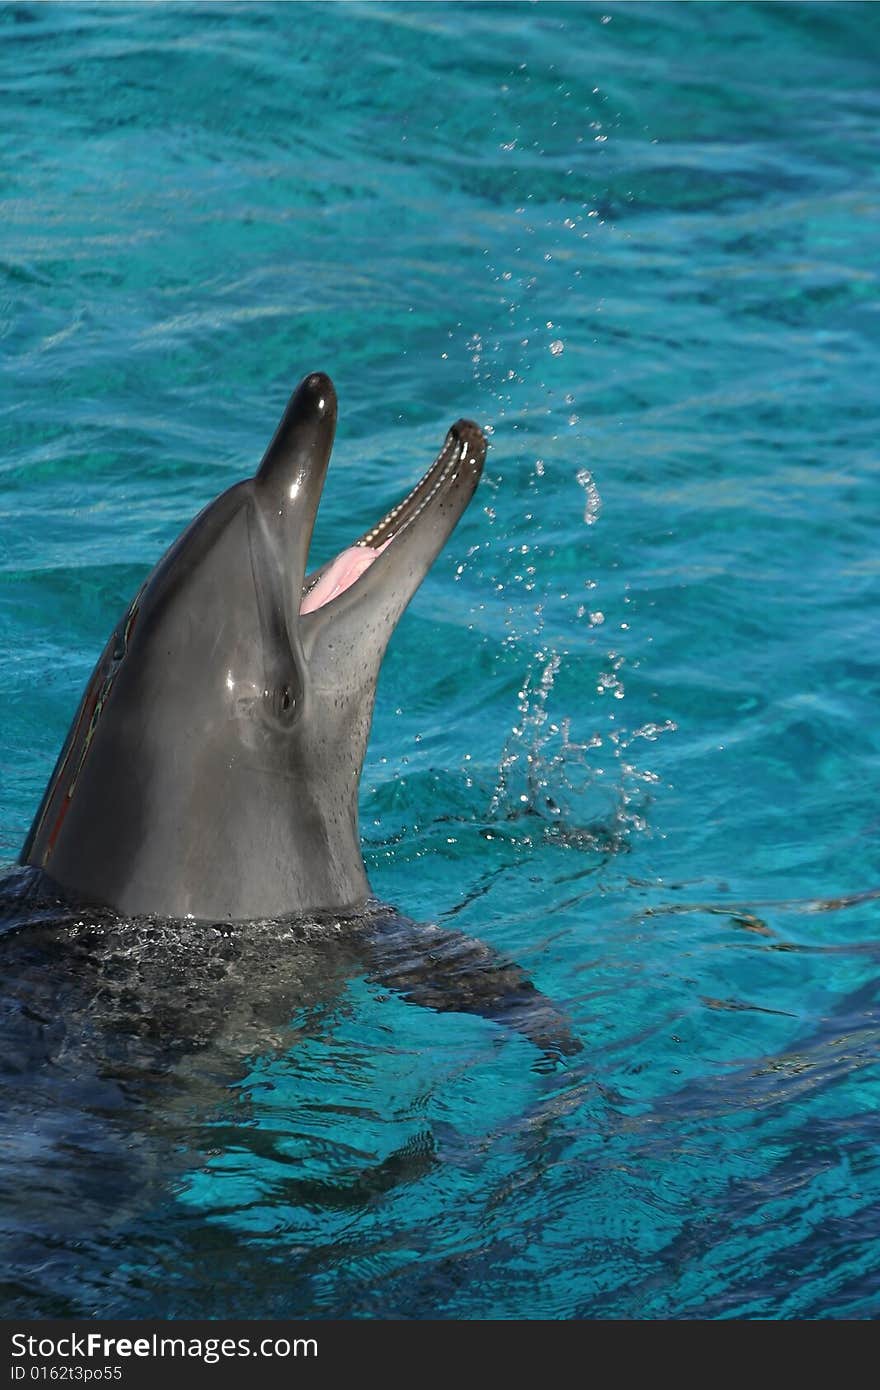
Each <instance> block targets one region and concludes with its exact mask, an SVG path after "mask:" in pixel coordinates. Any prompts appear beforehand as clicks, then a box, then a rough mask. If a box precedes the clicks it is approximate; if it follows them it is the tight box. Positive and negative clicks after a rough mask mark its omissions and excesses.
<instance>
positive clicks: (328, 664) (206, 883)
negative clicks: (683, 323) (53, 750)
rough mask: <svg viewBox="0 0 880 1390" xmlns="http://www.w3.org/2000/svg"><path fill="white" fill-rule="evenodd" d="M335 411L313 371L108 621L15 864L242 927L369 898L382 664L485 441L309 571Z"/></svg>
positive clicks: (467, 443)
mask: <svg viewBox="0 0 880 1390" xmlns="http://www.w3.org/2000/svg"><path fill="white" fill-rule="evenodd" d="M336 409H337V408H336V393H335V391H334V388H333V384H332V382H331V381H330V379H329V377H327V376H325V375H323V374H321V373H315V374H313V375H311V376H308V377H306V378H305V379H304V380H303V381H302V382H301V383H300V385H299V386H298V387H297V389H296V391H295V392H294V394H293V396H292V397H291V399H290V402H289V403H288V406H287V409H286V410H285V412H284V415H283V416H282V419H281V422H280V424H279V426H278V428H277V430H276V432H275V435H274V437H273V439H272V441H271V443H270V444H269V447H268V449H267V450H266V453H265V455H264V457H263V460H262V462H261V463H260V466H259V468H258V469H257V471H256V474H255V475H254V477H252V478H248V479H246V480H245V481H243V482H240V483H237V484H236V485H235V486H233V487H232V488H230V489H229V490H228V491H227V492H225V493H223V494H222V495H221V496H220V497H218V498H216V499H215V501H214V502H212V503H211V504H210V505H209V506H208V507H206V508H205V510H204V511H202V512H201V513H200V514H199V516H197V517H196V519H195V520H194V521H193V522H192V523H191V525H190V526H189V527H188V528H187V529H186V530H185V531H184V533H183V534H182V535H181V536H180V538H179V539H178V540H177V541H176V542H175V544H174V545H173V546H172V547H171V548H170V550H169V551H168V552H167V553H166V554H165V556H164V557H163V558H162V559H161V560H160V562H159V564H158V565H157V567H156V569H155V570H154V571H153V573H152V574H151V575H150V576H149V578H148V579H147V581H146V582H145V584H144V585H143V587H142V588H141V590H140V592H139V593H138V595H137V596H136V598H135V599H134V601H133V603H132V604H131V606H130V607H129V609H128V611H127V612H126V614H125V615H124V616H123V618H122V620H121V621H120V622H119V624H118V625H117V627H116V629H115V631H114V633H113V634H112V636H111V638H110V641H109V642H108V644H107V647H106V649H105V651H104V653H103V655H102V656H101V658H100V660H99V662H98V665H97V666H96V668H95V671H94V673H93V675H92V678H91V680H90V682H89V685H88V687H87V689H86V692H85V695H84V697H83V700H82V702H81V704H80V707H79V710H78V712H77V715H76V717H75V718H74V722H73V725H72V726H71V730H70V733H69V734H68V738H67V741H66V743H65V745H64V748H63V749H62V752H61V755H60V757H59V759H58V764H57V766H56V768H55V772H54V774H53V777H52V779H51V781H50V783H49V786H48V787H47V790H46V793H45V796H44V798H43V802H42V804H41V806H40V810H39V811H38V813H37V817H36V819H35V821H34V825H33V827H32V829H31V832H30V835H29V836H28V839H27V841H26V843H25V846H24V849H23V851H22V856H21V857H22V861H23V862H26V863H30V864H33V865H36V866H38V867H40V868H42V869H44V870H45V871H46V873H48V874H49V875H50V877H51V878H53V879H54V880H55V881H56V882H58V883H59V884H60V885H61V886H62V887H63V888H64V889H65V890H67V891H68V892H70V893H72V894H74V895H75V896H77V897H80V898H84V899H88V900H89V901H92V902H96V903H103V904H107V905H109V906H111V907H113V908H115V909H116V910H118V911H120V912H123V913H128V914H155V915H159V916H167V917H183V916H187V915H192V916H194V917H197V918H203V919H204V918H208V919H210V918H213V919H235V920H246V919H254V918H261V917H275V916H280V915H282V914H288V913H295V912H304V911H309V910H313V909H322V908H327V909H343V908H353V907H356V906H357V905H358V903H360V902H362V901H363V899H364V898H365V897H366V896H367V894H368V892H369V886H368V884H367V880H366V875H365V872H364V866H363V860H362V858H361V851H360V837H359V833H358V810H357V800H358V786H359V781H360V774H361V767H362V764H363V758H364V753H365V751H366V745H367V740H368V737H369V731H370V724H371V720H372V711H373V702H374V698H375V689H376V680H377V677H378V673H379V667H380V665H381V661H382V657H383V654H384V652H385V648H386V646H387V643H388V640H389V638H390V636H391V634H392V632H393V631H394V628H395V626H396V624H397V622H398V620H399V618H400V616H401V614H402V613H403V611H404V609H405V608H406V606H407V604H408V603H409V601H410V599H411V598H412V596H413V594H414V593H415V591H416V589H417V588H418V586H419V584H420V583H421V581H422V579H423V578H424V577H425V575H426V574H427V572H428V570H429V569H430V567H431V564H432V563H433V561H434V559H435V558H436V556H437V554H438V552H439V551H440V549H441V547H442V546H443V544H444V543H445V541H446V540H447V538H448V536H449V535H450V533H451V531H452V529H453V527H454V526H455V524H456V522H457V521H458V519H459V517H460V516H461V514H462V512H463V511H464V509H465V507H466V506H467V504H468V502H469V501H470V498H471V496H472V495H473V492H474V489H475V487H476V485H477V482H478V480H479V477H480V473H481V471H482V466H483V461H484V458H485V453H486V443H485V439H484V437H483V435H482V433H481V431H480V430H479V429H478V428H477V426H476V425H473V424H471V423H470V422H468V421H460V422H459V423H458V424H456V425H453V427H452V429H451V430H450V431H449V433H448V435H447V437H446V440H445V443H444V444H443V447H442V449H441V451H440V453H439V454H438V456H437V458H436V460H435V461H434V463H433V464H432V465H431V467H430V468H429V469H428V471H427V472H426V473H425V475H424V476H423V477H422V479H421V480H420V481H419V482H418V483H417V484H416V486H415V487H414V488H413V489H412V491H411V492H410V493H409V494H408V495H407V496H406V497H404V498H403V499H402V500H401V501H400V502H398V503H397V504H396V505H395V506H393V507H392V508H391V509H390V510H389V511H388V512H386V513H385V514H384V515H383V516H381V517H379V518H377V519H375V520H374V521H373V522H372V523H371V524H369V525H368V526H367V527H366V529H365V530H364V531H363V532H362V533H361V534H360V535H359V536H358V537H356V538H353V540H352V543H351V544H350V545H349V546H347V547H346V548H345V549H344V550H343V551H342V552H341V553H340V554H339V555H338V556H336V557H335V559H333V560H331V561H329V562H328V563H327V564H325V565H322V566H321V567H320V568H318V569H316V570H314V571H313V572H312V573H308V556H309V547H310V543H311V539H312V532H313V529H314V525H315V517H316V514H317V511H318V505H319V502H320V499H321V493H322V490H323V486H324V480H325V477H326V473H327V467H328V464H329V461H330V453H331V449H332V446H333V437H334V433H335V427H336Z"/></svg>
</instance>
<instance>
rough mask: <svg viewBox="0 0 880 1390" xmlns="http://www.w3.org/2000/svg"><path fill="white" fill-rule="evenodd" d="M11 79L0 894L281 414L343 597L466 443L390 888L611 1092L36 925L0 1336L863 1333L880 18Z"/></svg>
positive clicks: (327, 995) (604, 10) (7, 85)
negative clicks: (728, 1327)
mask: <svg viewBox="0 0 880 1390" xmlns="http://www.w3.org/2000/svg"><path fill="white" fill-rule="evenodd" d="M0 36H2V41H0V101H2V113H3V127H4V131H5V134H6V139H5V142H4V158H3V162H2V187H0V199H2V208H0V213H2V217H0V228H2V230H0V336H2V364H0V366H2V378H0V432H2V449H0V468H2V482H3V487H2V498H0V702H2V704H0V710H2V722H3V730H4V733H3V740H2V754H0V777H2V789H0V790H2V795H0V856H2V859H3V861H4V862H5V863H7V864H9V863H11V862H12V861H13V860H14V859H15V857H16V855H17V853H18V850H19V848H20V845H21V842H22V840H23V838H24V835H25V832H26V830H27V828H28V825H29V823H30V820H31V817H32V815H33V813H34V810H35V808H36V805H37V803H38V801H39V797H40V795H41V793H42V790H43V787H44V785H45V782H46V779H47V777H48V776H49V774H50V772H51V769H52V766H53V762H54V759H55V756H56V754H57V751H58V747H59V745H60V743H61V741H62V739H63V737H64V734H65V732H66V729H67V726H68V723H69V721H70V718H71V716H72V714H73V712H74V709H75V707H76V704H77V702H78V699H79V695H80V692H81V690H82V687H83V685H84V683H85V681H86V679H87V677H88V674H89V672H90V670H91V668H92V665H93V663H94V660H95V658H96V656H97V654H98V652H99V650H100V648H101V646H102V645H103V642H104V640H105V639H106V636H107V633H108V632H109V631H110V629H111V628H112V626H113V625H114V623H115V621H116V619H117V617H118V615H119V613H120V611H121V610H122V609H123V608H124V606H125V605H126V604H127V603H128V601H129V599H130V598H131V596H132V594H133V593H134V591H135V589H136V588H137V586H138V584H139V583H140V581H141V579H142V578H143V576H144V574H145V573H146V572H147V570H148V569H149V568H150V567H151V565H152V564H153V563H154V562H155V560H156V559H157V558H158V556H159V555H160V554H161V552H162V550H163V549H164V547H165V546H167V545H168V544H169V543H170V542H171V541H172V540H173V539H174V537H175V536H176V534H177V533H178V532H179V530H180V529H181V527H182V526H183V525H184V524H185V523H186V522H187V521H188V520H189V519H190V517H191V516H192V515H193V514H194V513H195V512H196V511H197V510H198V509H199V508H200V507H201V506H202V505H204V503H205V502H206V501H208V500H209V499H210V498H212V497H213V496H214V495H216V494H217V493H218V492H219V491H220V490H221V489H223V488H224V487H226V486H227V485H229V484H230V483H232V482H233V481H235V480H236V479H237V478H239V477H241V476H243V475H244V474H245V473H248V472H250V471H252V470H253V467H254V465H255V463H256V462H257V460H258V458H259V456H260V454H261V452H262V449H263V447H264V445H265V443H266V441H267V439H268V437H269V435H270V434H271V431H272V429H273V428H274V425H275V422H276V420H277V417H278V415H279V414H280V411H281V409H282V407H283V404H284V402H285V400H286V398H287V395H288V393H289V391H290V389H291V388H292V386H293V384H294V383H295V382H296V380H297V379H298V378H299V377H300V376H301V375H302V374H303V373H305V372H307V371H310V370H315V369H321V370H326V371H329V372H330V373H331V375H332V376H333V378H334V380H335V382H336V384H337V388H338V391H339V396H340V403H341V404H340V429H339V435H338V442H337V447H336V451H335V455H334V463H333V466H332V467H331V471H330V477H329V483H328V489H327V495H326V498H325V503H324V506H323V508H322V512H321V516H320V520H319V526H318V531H317V533H316V548H317V550H318V552H319V556H318V558H324V557H326V556H327V555H330V554H332V553H333V551H334V550H336V549H339V548H340V547H341V546H342V545H344V544H345V543H346V542H347V541H348V540H349V539H350V538H351V536H352V535H353V534H356V533H357V532H358V531H359V530H360V529H361V524H360V523H361V522H362V521H363V520H364V519H365V518H369V517H370V516H372V515H374V514H375V513H376V511H377V498H378V499H380V503H379V505H380V507H381V506H383V505H385V504H386V503H390V502H391V501H393V500H394V499H395V497H396V495H397V494H398V493H400V492H401V491H403V490H405V489H406V488H407V486H408V485H409V484H410V483H411V482H412V481H413V480H414V479H415V478H416V477H418V476H419V474H420V473H421V472H422V471H423V469H424V468H425V466H426V465H427V463H428V462H429V461H430V459H431V458H432V457H433V455H434V453H435V452H436V449H437V447H438V445H439V443H440V442H441V441H442V439H443V436H444V434H445V431H446V429H447V427H448V425H449V424H450V423H451V421H453V420H454V419H456V418H458V417H459V416H461V415H469V416H471V417H473V418H474V419H476V420H478V421H480V422H481V423H483V424H484V425H485V426H487V427H488V428H489V429H490V430H491V443H492V449H491V452H490V455H489V459H488V462H487V467H486V474H485V477H484V481H483V483H482V484H481V489H480V492H479V493H478V495H477V498H476V500H475V503H474V505H473V506H472V507H471V509H470V510H469V512H468V513H467V514H466V516H465V517H464V519H463V521H462V522H461V525H460V526H459V528H458V530H457V531H456V533H455V535H454V537H453V539H452V541H451V542H450V544H449V546H448V548H447V550H446V552H445V553H444V555H443V556H442V557H441V558H440V560H439V561H438V563H437V565H436V566H435V568H434V570H433V572H432V574H431V576H430V577H429V579H428V580H427V581H426V583H425V585H424V586H423V588H422V590H421V591H420V593H419V594H418V595H417V597H416V599H415V600H414V602H413V604H412V607H411V609H410V611H409V612H408V614H407V616H406V617H405V619H404V621H403V622H402V624H401V626H400V628H399V629H398V631H397V633H396V635H395V638H394V641H393V643H392V647H391V649H390V651H389V654H388V657H387V660H386V662H385V666H384V668H383V674H382V680H381V685H380V692H379V701H378V706H377V714H376V720H375V725H374V733H373V740H372V744H371V750H370V754H369V757H368V763H367V766H366V769H365V774H364V782H363V795H362V806H361V811H362V829H363V833H364V837H365V840H366V852H367V860H368V869H369V872H370V876H371V881H372V883H373V886H374V889H375V891H376V893H377V895H378V896H379V898H381V899H382V900H384V901H386V902H391V903H395V904H397V905H398V906H399V907H400V909H401V910H402V911H404V912H405V913H406V914H408V915H409V916H410V917H412V918H415V919H419V920H422V921H435V922H438V923H440V924H441V925H442V926H443V927H444V929H450V930H451V929H453V928H454V929H456V930H460V931H462V932H464V933H466V934H468V935H469V936H472V937H475V938H478V939H480V940H481V941H483V942H485V943H487V944H488V945H490V946H491V947H493V948H494V949H495V950H496V951H497V952H498V953H499V954H500V955H501V956H503V957H504V958H506V959H512V960H516V961H518V962H519V963H520V964H521V965H522V966H523V967H524V968H525V969H526V970H527V971H528V972H529V973H530V975H531V977H532V978H533V979H534V981H535V982H536V984H537V985H538V986H539V988H540V989H541V990H542V991H543V992H544V993H545V994H546V995H547V996H548V997H549V998H551V999H552V1000H554V1001H555V1003H556V1005H557V1006H558V1007H559V1008H560V1009H562V1010H564V1011H565V1012H566V1013H567V1015H568V1018H569V1019H570V1021H571V1027H572V1029H573V1031H574V1033H575V1034H576V1035H577V1036H578V1038H579V1039H580V1040H581V1042H582V1044H583V1048H584V1051H583V1053H582V1054H580V1055H579V1056H578V1057H576V1058H572V1057H569V1058H567V1059H564V1060H559V1061H558V1062H557V1063H556V1064H554V1065H552V1066H548V1065H546V1058H543V1057H542V1054H541V1050H540V1048H539V1047H536V1046H535V1045H534V1044H533V1043H532V1042H530V1041H529V1040H528V1039H527V1038H526V1037H524V1036H522V1035H521V1034H520V1033H518V1032H516V1031H515V1030H511V1029H507V1028H505V1027H503V1026H500V1025H499V1024H498V1023H495V1022H491V1021H488V1020H486V1019H484V1018H481V1017H478V1016H471V1015H466V1014H461V1013H455V1012H442V1013H441V1012H435V1011H433V1010H431V1009H427V1008H424V1007H418V1006H416V1005H414V1004H412V1003H407V1002H406V1001H405V999H404V998H403V997H402V995H401V993H400V991H395V990H394V989H388V988H385V987H384V986H383V985H382V983H381V982H377V981H376V980H375V979H373V978H371V977H370V975H369V973H368V972H366V971H365V970H364V968H363V967H362V966H361V965H359V964H358V962H357V961H353V960H352V959H351V958H350V955H349V953H348V950H347V948H346V947H344V946H343V947H341V948H340V949H339V950H335V948H333V946H332V940H335V939H336V938H332V936H328V937H327V939H326V940H323V941H321V940H318V942H317V944H316V938H315V936H314V934H313V935H312V936H311V937H309V938H308V940H307V941H306V938H304V937H302V936H300V938H298V939H296V940H291V939H290V938H289V937H285V936H284V932H283V930H282V929H281V928H280V927H279V928H277V929H275V930H270V928H268V927H264V928H263V929H261V930H262V932H263V936H262V937H261V936H260V933H259V932H258V931H256V929H255V931H254V932H253V933H252V934H251V935H250V936H249V937H247V936H244V937H242V936H240V935H239V936H238V937H236V938H234V939H233V940H230V939H229V938H224V937H222V936H221V935H220V934H219V933H217V934H215V936H213V937H212V936H210V935H205V934H204V932H201V931H200V932H199V933H198V934H195V935H194V937H193V939H192V941H191V942H189V943H182V942H181V940H180V938H179V936H175V935H174V934H173V933H171V934H170V935H169V934H168V931H167V930H163V929H162V928H160V927H158V926H157V927H155V928H154V929H152V935H151V932H150V930H148V929H147V928H145V927H143V925H142V926H140V927H129V928H126V927H125V924H121V925H120V924H115V925H114V924H112V923H106V922H102V921H101V920H100V919H98V918H94V919H92V918H88V917H86V918H76V919H66V920H65V924H64V926H63V928H61V927H55V928H52V927H50V926H47V925H44V926H42V927H41V926H38V925H32V926H31V928H29V929H28V931H26V932H19V933H17V934H13V935H11V936H7V938H6V944H5V949H6V952H7V956H6V961H5V964H4V977H5V978H7V979H11V980H13V981H14V983H13V984H12V985H10V987H9V989H8V991H7V998H6V1003H7V1015H8V1019H7V1023H6V1024H5V1025H4V1026H5V1027H7V1028H8V1029H9V1030H11V1031H10V1032H7V1041H6V1043H5V1044H4V1049H3V1056H4V1066H5V1068H6V1070H7V1074H6V1076H5V1078H4V1080H3V1090H4V1095H5V1097H6V1101H7V1107H8V1108H7V1114H8V1116H9V1123H8V1124H5V1125H4V1141H3V1162H2V1169H0V1190H2V1209H3V1216H2V1221H3V1229H4V1232H5V1235H4V1241H5V1243H6V1247H7V1255H6V1258H5V1259H4V1266H5V1268H6V1276H5V1277H6V1285H5V1290H4V1294H3V1299H4V1303H3V1307H4V1311H6V1312H7V1314H11V1313H16V1314H22V1313H35V1314H51V1313H55V1314H59V1313H61V1314H94V1313H101V1314H105V1315H117V1316H122V1315H130V1316H144V1315H150V1314H159V1315H165V1314H167V1315H172V1316H174V1315H177V1316H187V1315H188V1316H199V1315H210V1316H215V1315H224V1314H227V1315H233V1314H240V1315H251V1316H257V1315H278V1316H306V1317H308V1316H369V1317H386V1316H397V1317H401V1316H402V1317H425V1316H439V1317H456V1318H467V1317H542V1316H550V1317H560V1316H561V1317H597V1316H600V1317H605V1316H618V1317H619V1316H627V1317H670V1316H679V1317H681V1316H691V1317H692V1316H700V1317H729V1316H738V1317H744V1316H745V1317H791V1316H806V1317H842V1316H857V1317H867V1316H876V1315H877V1314H878V1312H880V1253H878V1252H880V1243H878V1235H880V1217H878V1196H880V1160H878V1152H880V1147H878V1138H880V1129H878V1115H880V1110H878V1087H877V1081H878V1066H877V1058H878V1039H880V1019H878V1003H877V998H878V956H880V930H878V910H877V901H876V899H875V897H874V896H873V890H875V889H876V887H877V885H878V883H880V873H878V868H877V852H876V843H877V830H878V811H877V805H876V801H877V796H876V788H877V783H878V777H880V734H878V720H877V710H878V706H880V675H878V671H880V667H878V658H877V653H878V649H880V643H878V637H880V622H878V614H880V561H878V550H877V544H876V518H877V516H878V513H880V470H878V460H877V446H876V439H877V424H876V404H875V401H876V385H875V383H876V377H877V365H876V364H877V357H878V340H880V314H878V297H877V246H878V237H880V225H878V223H880V183H878V157H877V156H878V140H877V129H878V116H880V96H878V92H880V84H878V74H880V14H878V12H877V10H876V9H875V8H874V7H872V6H870V5H868V6H861V5H848V4H833V5H832V4H827V5H803V6H799V5H788V4H776V5H764V6H762V5H747V4H742V5H701V4H692V5H666V6H662V7H660V6H651V5H639V4H629V5H626V6H622V5H605V6H598V7H597V6H592V5H560V6H556V5H553V4H542V5H538V6H530V5H517V4H493V5H486V6H481V5H457V6H447V5H444V4H431V5H426V6H424V7H423V6H420V5H406V6H399V5H394V4H383V3H376V4H372V5H348V4H337V5H333V6H326V7H322V6H319V5H296V6H289V7H285V6H277V7H276V6H272V5H240V6H239V5H199V6H189V5H169V6H164V7H161V8H159V7H144V8H140V7H137V6H104V5H101V6H88V5H82V6H81V5H75V4H72V5H64V6H52V5H46V6H33V7H29V6H25V5H22V6H7V7H5V8H3V9H2V10H0ZM17 912H19V909H18V908H16V907H15V905H14V904H9V905H8V906H7V922H8V923H9V924H12V923H14V922H16V921H18V920H20V918H19V917H18V916H17V915H16V914H17ZM207 930H208V929H205V931H207ZM335 930H336V929H335V928H333V929H330V928H328V931H335ZM340 930H341V929H340ZM304 943H305V944H304ZM328 943H330V944H328ZM288 946H289V948H290V949H289V951H288V949H287V948H288ZM184 948H185V949H184ZM270 959H275V960H277V961H278V962H283V968H282V976H283V980H284V987H283V988H281V989H279V990H277V991H275V992H274V993H273V992H272V990H271V989H269V988H268V986H266V988H264V983H265V981H259V980H258V972H259V970H260V969H262V968H264V967H265V964H266V961H267V960H270ZM279 968H281V967H280V966H279ZM163 971H164V974H163ZM285 972H289V973H285ZM266 978H268V976H266ZM157 982H159V983H157ZM161 982H167V983H165V984H164V985H162V987H160V984H161ZM90 1001H91V1002H90ZM163 1001H164V1003H163ZM187 1001H189V1003H188V1002H187ZM188 1009H189V1012H187V1010H188ZM163 1010H164V1011H163ZM114 1020H115V1022H112V1023H111V1021H114ZM221 1021H222V1024H221Z"/></svg>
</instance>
